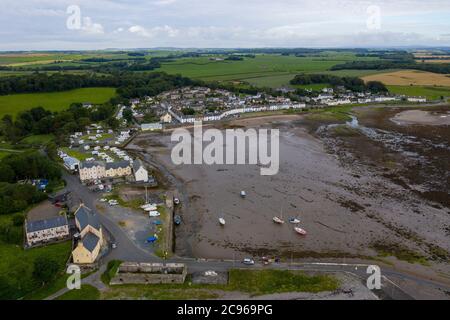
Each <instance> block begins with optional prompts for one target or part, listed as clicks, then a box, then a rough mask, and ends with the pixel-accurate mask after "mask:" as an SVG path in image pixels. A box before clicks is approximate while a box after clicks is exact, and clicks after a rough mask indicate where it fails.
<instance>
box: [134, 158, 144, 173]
mask: <svg viewBox="0 0 450 320" xmlns="http://www.w3.org/2000/svg"><path fill="white" fill-rule="evenodd" d="M140 167H142V162H141V160H139V159H136V160H134V161H133V170H134V172H136V171H138V170H139V168H140Z"/></svg>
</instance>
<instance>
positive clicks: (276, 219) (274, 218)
mask: <svg viewBox="0 0 450 320" xmlns="http://www.w3.org/2000/svg"><path fill="white" fill-rule="evenodd" d="M272 220H273V222H275V223H277V224H284V220H283V219H281V218H279V217H273V219H272Z"/></svg>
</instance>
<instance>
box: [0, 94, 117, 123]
mask: <svg viewBox="0 0 450 320" xmlns="http://www.w3.org/2000/svg"><path fill="white" fill-rule="evenodd" d="M115 92H116V89H114V88H83V89H75V90H69V91H62V92H50V93H24V94H12V95H7V96H0V118H2V117H3V116H4V115H5V114H11V115H13V116H15V115H17V114H18V113H19V112H20V111H23V110H28V109H31V108H33V107H37V106H42V107H44V108H45V109H47V110H50V111H61V110H64V109H66V108H68V107H69V106H70V104H71V103H74V102H90V103H104V102H107V101H108V100H109V99H110V98H112V97H113V96H114V95H115Z"/></svg>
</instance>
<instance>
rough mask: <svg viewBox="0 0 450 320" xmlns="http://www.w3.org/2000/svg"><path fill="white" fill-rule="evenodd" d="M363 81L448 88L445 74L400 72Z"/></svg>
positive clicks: (384, 74)
mask: <svg viewBox="0 0 450 320" xmlns="http://www.w3.org/2000/svg"><path fill="white" fill-rule="evenodd" d="M363 79H364V80H365V81H381V82H383V83H384V84H386V85H392V86H409V85H417V86H442V87H450V77H449V76H448V75H445V74H438V73H432V72H424V71H418V70H402V71H396V72H389V73H380V74H376V75H370V76H367V77H364V78H363Z"/></svg>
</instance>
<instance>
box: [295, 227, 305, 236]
mask: <svg viewBox="0 0 450 320" xmlns="http://www.w3.org/2000/svg"><path fill="white" fill-rule="evenodd" d="M294 230H295V232H297V233H298V234H300V235H302V236H305V235H306V231H305V230H303V229H302V228H300V227H295V228H294Z"/></svg>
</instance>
